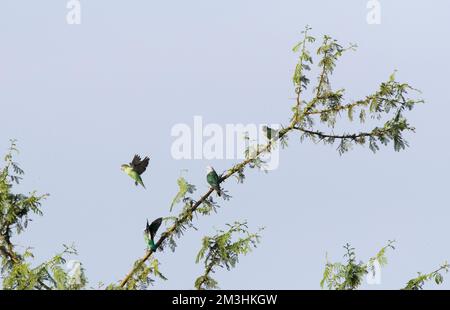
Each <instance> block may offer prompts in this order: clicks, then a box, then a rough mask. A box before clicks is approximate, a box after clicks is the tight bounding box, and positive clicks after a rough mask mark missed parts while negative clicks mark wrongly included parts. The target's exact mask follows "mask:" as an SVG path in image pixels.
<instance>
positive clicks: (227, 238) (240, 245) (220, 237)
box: [195, 222, 261, 290]
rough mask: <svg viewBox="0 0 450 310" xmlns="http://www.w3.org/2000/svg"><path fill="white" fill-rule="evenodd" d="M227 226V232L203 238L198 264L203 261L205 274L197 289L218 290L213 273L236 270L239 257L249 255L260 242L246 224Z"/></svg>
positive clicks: (198, 279) (196, 284) (258, 236)
mask: <svg viewBox="0 0 450 310" xmlns="http://www.w3.org/2000/svg"><path fill="white" fill-rule="evenodd" d="M227 226H228V230H227V231H223V230H219V231H217V233H216V235H214V236H212V237H208V236H206V237H204V238H203V242H202V247H201V249H200V251H199V252H198V254H197V258H196V263H199V262H200V261H201V260H203V264H204V265H205V272H204V273H203V275H201V276H200V277H198V278H197V280H196V281H195V288H196V289H199V290H202V289H214V288H217V287H218V286H217V285H218V283H217V281H216V280H214V279H213V278H212V277H211V273H214V272H215V269H216V268H217V267H220V268H226V269H227V270H230V269H231V268H234V267H235V266H236V264H237V263H238V262H239V255H246V254H248V253H249V252H250V251H251V250H252V248H256V246H257V244H258V243H259V242H260V235H259V234H258V233H250V232H249V231H248V226H247V223H245V222H244V223H239V222H235V223H234V224H232V225H231V224H227ZM260 231H261V229H260ZM236 235H237V236H238V237H237V238H236ZM236 239H237V240H236Z"/></svg>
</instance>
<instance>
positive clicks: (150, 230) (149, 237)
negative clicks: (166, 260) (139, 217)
mask: <svg viewBox="0 0 450 310" xmlns="http://www.w3.org/2000/svg"><path fill="white" fill-rule="evenodd" d="M162 220H163V219H162V217H160V218H157V219H156V220H154V221H153V222H152V223H151V224H150V225H149V224H148V220H147V226H146V227H145V231H144V239H145V243H146V244H147V246H148V247H149V248H150V249H151V250H152V251H155V250H156V245H155V235H156V232H157V231H158V229H159V226H161V223H162Z"/></svg>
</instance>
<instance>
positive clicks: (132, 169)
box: [121, 155, 150, 188]
mask: <svg viewBox="0 0 450 310" xmlns="http://www.w3.org/2000/svg"><path fill="white" fill-rule="evenodd" d="M149 161H150V158H148V157H145V158H144V160H141V157H140V156H139V155H134V157H133V160H132V161H131V163H130V164H128V165H127V164H124V165H122V167H121V170H122V171H123V172H125V173H126V174H128V175H129V176H130V177H131V178H132V179H133V180H134V184H136V186H137V185H138V184H141V185H142V187H143V188H145V185H144V182H142V178H141V175H142V174H143V173H144V172H145V170H146V169H147V166H148V162H149Z"/></svg>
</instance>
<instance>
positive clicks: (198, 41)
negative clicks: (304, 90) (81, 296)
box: [0, 0, 450, 289]
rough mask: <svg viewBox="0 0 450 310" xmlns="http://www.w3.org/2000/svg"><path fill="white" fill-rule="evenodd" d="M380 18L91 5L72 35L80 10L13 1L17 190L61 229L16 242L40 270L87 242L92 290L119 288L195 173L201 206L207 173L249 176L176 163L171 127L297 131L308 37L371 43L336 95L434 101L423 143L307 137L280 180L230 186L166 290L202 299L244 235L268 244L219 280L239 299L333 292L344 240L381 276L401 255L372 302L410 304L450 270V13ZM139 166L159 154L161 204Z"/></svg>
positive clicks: (207, 4) (83, 255) (10, 48)
mask: <svg viewBox="0 0 450 310" xmlns="http://www.w3.org/2000/svg"><path fill="white" fill-rule="evenodd" d="M380 2H381V13H382V17H381V24H380V25H368V24H367V22H366V14H367V12H368V10H367V9H366V3H367V1H365V0H351V1H331V0H330V1H325V0H323V1H261V0H258V1H256V0H253V1H250V0H247V1H237V0H231V1H220V2H219V1H214V2H213V1H206V0H204V1H164V2H161V1H143V0H140V1H139V0H136V1H111V0H109V1H106V0H97V1H82V24H81V25H67V24H66V16H65V15H66V13H67V9H66V3H67V2H66V1H65V0H60V1H50V0H41V1H24V0H14V1H5V0H3V1H1V3H0V39H1V43H0V105H1V119H2V121H1V125H0V149H1V150H2V151H4V150H6V148H7V146H8V140H9V139H10V138H17V139H18V141H19V147H20V149H21V154H20V156H19V157H18V158H17V159H18V161H19V162H20V163H21V164H22V166H23V168H24V169H25V171H26V173H27V174H26V178H25V181H24V182H23V184H22V185H21V186H20V188H19V189H20V190H21V191H29V190H33V189H36V190H38V191H39V192H48V193H50V194H51V197H50V198H49V199H48V201H46V203H45V204H44V212H45V216H44V217H42V218H35V220H34V221H33V222H32V224H31V225H30V226H29V229H28V230H27V232H26V233H24V234H23V235H22V236H21V237H20V238H19V239H16V240H15V241H16V242H17V243H19V244H20V245H22V246H28V245H31V246H33V247H34V248H35V250H34V251H35V253H36V258H37V260H41V259H45V258H48V257H50V256H51V255H53V254H54V253H55V252H56V251H58V250H59V249H61V244H63V243H66V244H70V243H71V242H75V244H76V246H77V249H78V251H79V253H80V255H79V259H80V260H81V261H82V262H83V263H84V267H85V268H86V270H87V275H88V278H89V280H90V284H91V285H95V284H96V283H97V282H99V281H103V282H105V283H110V282H114V281H118V280H120V279H121V278H122V277H123V276H124V275H125V274H126V273H127V272H128V271H129V269H130V267H131V264H132V262H133V261H134V260H135V259H137V258H138V257H140V256H142V254H143V251H144V248H145V244H144V243H143V239H142V231H143V229H144V225H145V219H146V218H150V219H152V218H156V217H158V216H167V215H169V205H170V202H171V200H172V198H173V196H174V194H175V193H176V191H177V185H176V178H177V177H178V176H179V174H180V170H182V169H188V170H189V172H188V174H186V177H187V178H188V180H189V181H191V182H192V183H194V184H196V185H197V187H198V189H199V192H198V194H200V193H201V192H203V191H205V190H206V189H207V185H206V182H205V175H204V174H205V166H206V165H208V164H213V165H214V166H215V167H216V169H217V170H224V169H226V168H228V167H230V166H231V165H232V164H233V163H234V161H232V160H217V161H213V162H209V161H207V160H181V161H176V160H174V159H172V156H171V153H170V146H171V144H172V142H173V141H174V138H173V137H171V136H170V130H171V128H172V126H173V125H175V124H177V123H187V124H189V125H192V123H193V117H194V115H200V116H202V117H203V120H204V122H206V123H217V124H220V125H225V124H227V123H257V124H258V123H279V122H281V123H285V122H286V121H287V120H288V118H289V116H290V115H289V112H290V110H289V109H290V106H291V104H292V100H291V99H290V98H292V97H293V87H292V82H291V75H292V70H293V66H294V64H295V60H296V59H295V55H294V54H293V53H292V52H291V48H292V46H293V45H294V44H295V43H296V42H297V41H298V39H299V38H300V32H301V30H302V29H303V28H304V26H305V25H307V24H309V25H310V26H312V27H313V32H312V33H313V34H314V35H316V36H317V37H320V36H321V35H323V34H329V35H331V36H333V37H335V38H337V39H339V40H340V41H341V42H342V43H348V42H352V43H357V44H358V46H359V48H358V50H357V52H355V53H350V54H348V55H346V56H345V57H344V58H343V59H342V61H341V62H340V63H339V65H338V67H337V69H336V74H335V77H334V79H333V83H334V85H335V86H336V87H337V88H340V87H345V88H346V89H347V94H348V98H349V99H357V98H360V97H362V96H364V95H366V94H369V93H371V92H372V91H374V90H375V89H376V88H377V86H378V85H379V83H380V82H382V81H384V80H386V79H387V78H388V76H389V75H390V74H391V73H392V71H393V70H394V69H398V75H397V76H398V78H399V80H402V81H406V82H408V83H410V84H412V85H413V86H415V87H417V88H419V89H421V90H422V91H423V98H424V99H425V100H426V102H427V103H426V104H425V105H420V106H418V107H417V108H416V109H415V110H414V111H412V113H409V114H408V117H409V120H410V121H411V123H412V124H413V125H415V126H416V128H417V133H416V134H408V139H409V141H410V144H411V146H410V148H408V149H407V150H406V151H404V152H401V153H395V152H394V151H393V149H392V147H391V146H389V147H387V148H383V149H382V150H381V151H380V152H379V153H377V154H375V155H373V154H372V153H371V152H370V151H369V150H368V149H367V148H355V149H354V150H353V151H351V152H350V153H348V154H345V155H344V156H342V157H340V156H339V155H338V154H337V152H336V151H335V149H334V148H333V147H328V146H322V145H314V144H312V143H303V144H300V143H299V142H298V139H296V136H295V135H294V136H292V137H291V139H290V147H289V148H288V149H285V150H283V151H282V152H281V154H280V167H279V169H277V170H276V171H273V172H270V173H269V174H264V173H260V172H256V171H251V172H249V173H248V175H247V180H246V182H245V183H244V184H243V185H238V184H236V183H235V182H234V181H233V180H231V181H230V182H228V183H226V185H225V187H226V189H227V190H229V192H230V194H231V195H232V196H233V198H232V199H231V200H230V201H229V202H225V203H222V208H221V209H220V210H219V212H218V214H216V215H213V216H210V217H208V218H201V219H200V220H199V221H196V225H197V227H198V228H199V230H198V231H189V232H188V233H187V234H186V235H185V236H184V237H183V238H182V239H181V240H180V242H179V247H178V248H177V251H176V252H175V253H171V252H170V250H168V249H167V250H166V252H165V253H158V254H157V257H158V259H159V260H160V262H161V263H162V265H161V270H162V272H163V273H164V274H165V275H166V276H167V277H168V278H169V281H166V282H164V281H157V283H156V286H155V288H172V289H189V288H192V287H193V282H194V280H195V278H196V277H197V276H198V275H200V274H201V272H202V266H201V265H195V263H194V260H195V254H196V252H197V251H198V249H199V247H200V244H201V237H202V236H203V235H205V234H211V233H213V232H214V229H213V228H214V227H218V228H221V227H223V225H224V223H227V222H232V221H234V220H242V219H246V220H248V222H249V225H250V227H251V228H252V229H253V230H256V229H257V227H259V226H265V227H266V230H265V231H264V233H263V239H262V243H261V244H260V246H259V248H258V249H256V250H255V251H254V252H253V253H251V254H250V255H249V256H247V257H244V258H242V259H241V261H240V263H239V265H238V267H237V268H236V269H235V270H233V271H231V272H227V271H226V270H223V271H219V272H217V273H216V274H215V278H216V279H217V280H218V281H219V284H220V287H221V288H224V289H275V288H277V289H317V288H319V281H320V279H321V276H322V271H323V267H324V263H325V253H326V252H327V253H328V256H329V257H330V259H331V260H334V261H336V260H341V259H342V255H343V254H344V251H343V249H342V245H344V244H345V243H346V242H350V243H351V244H352V245H353V246H354V247H355V248H356V249H357V253H358V257H359V258H361V259H363V260H366V259H367V258H368V257H370V256H371V255H373V254H375V253H376V251H377V250H378V249H379V248H380V247H382V246H383V245H384V244H385V243H386V242H387V240H388V239H395V240H397V249H396V250H395V251H393V252H389V253H388V259H389V264H388V266H387V267H386V268H385V269H383V273H382V283H381V285H377V286H373V285H372V286H369V285H364V286H363V287H364V288H370V289H378V288H386V289H394V288H400V287H402V286H403V285H404V284H405V282H406V281H407V280H408V279H410V278H411V277H413V276H415V274H416V272H417V271H423V272H426V271H431V270H434V269H435V268H436V267H438V266H439V264H441V263H442V262H444V261H445V260H450V247H449V246H448V235H449V233H450V227H449V223H450V221H449V217H450V210H449V203H448V196H447V194H448V193H447V190H448V181H447V180H448V175H449V173H450V164H449V155H450V154H449V153H450V148H449V146H448V138H449V134H448V130H446V129H445V128H444V126H445V125H446V124H447V122H448V119H447V116H448V114H449V113H450V107H449V105H448V103H449V95H448V92H447V88H448V86H447V83H448V76H447V72H448V71H449V69H450V60H449V58H448V57H447V55H449V54H450V44H449V43H448V29H450V18H449V17H450V16H449V15H450V2H448V1H445V0H441V1H438V0H435V1H411V0H408V1H407V0H397V1H387V0H380ZM134 153H140V154H143V155H144V154H149V155H150V156H151V163H150V169H149V170H148V171H147V172H146V174H145V175H144V181H145V182H146V185H147V188H148V190H147V191H144V190H142V189H141V188H134V186H133V185H132V184H131V181H130V179H128V178H127V177H126V176H124V175H123V174H122V172H121V171H120V165H121V164H122V163H124V162H127V161H129V160H130V159H131V156H132V155H133V154H134ZM427 287H428V288H435V287H436V286H434V285H433V284H430V285H428V286H427ZM440 288H447V289H449V288H450V277H449V276H447V277H446V281H445V282H444V284H443V285H441V286H440Z"/></svg>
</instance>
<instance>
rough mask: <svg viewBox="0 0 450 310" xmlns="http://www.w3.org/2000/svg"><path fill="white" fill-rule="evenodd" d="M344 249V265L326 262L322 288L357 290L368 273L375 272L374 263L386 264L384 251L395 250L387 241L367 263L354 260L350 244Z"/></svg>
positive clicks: (353, 250) (353, 252) (354, 254)
mask: <svg viewBox="0 0 450 310" xmlns="http://www.w3.org/2000/svg"><path fill="white" fill-rule="evenodd" d="M344 249H345V250H346V253H345V255H344V258H345V259H346V261H345V263H340V262H338V263H331V262H329V261H327V263H326V265H325V270H324V272H323V278H322V281H321V282H320V286H321V287H322V288H324V287H325V286H326V287H327V288H328V289H330V290H331V289H335V290H354V289H356V288H358V287H359V286H360V285H361V283H362V281H363V279H364V277H365V276H366V275H367V274H368V273H369V272H375V269H374V266H375V263H378V264H379V265H380V266H381V267H383V266H385V265H386V264H387V258H386V250H388V249H395V247H394V241H389V242H388V244H387V245H386V246H384V247H383V248H382V249H381V250H380V251H378V253H377V255H375V256H374V257H372V258H370V259H369V261H368V262H367V263H363V262H362V261H357V260H356V253H355V249H354V248H352V247H351V246H350V244H348V243H347V244H346V245H345V246H344Z"/></svg>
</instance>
